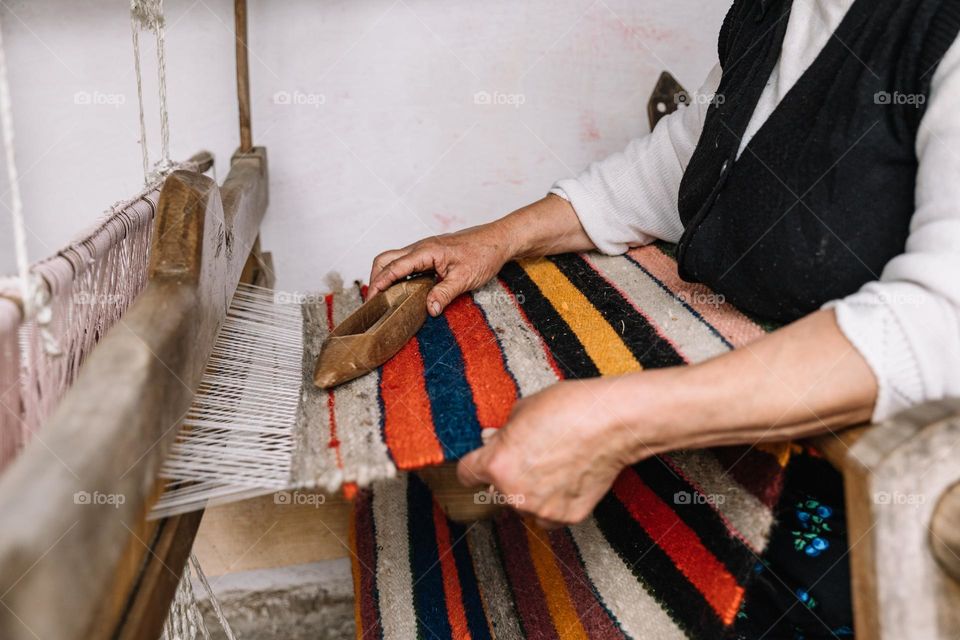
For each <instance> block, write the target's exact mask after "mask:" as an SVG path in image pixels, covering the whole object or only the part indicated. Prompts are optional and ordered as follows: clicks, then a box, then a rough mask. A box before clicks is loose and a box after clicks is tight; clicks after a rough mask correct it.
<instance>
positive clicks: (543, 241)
mask: <svg viewBox="0 0 960 640" xmlns="http://www.w3.org/2000/svg"><path fill="white" fill-rule="evenodd" d="M593 248H594V246H593V242H592V241H591V240H590V238H589V237H588V236H587V234H586V232H585V231H584V230H583V227H582V226H581V225H580V220H579V218H577V214H576V212H575V211H574V210H573V207H572V206H571V205H570V203H569V202H567V201H566V200H565V199H563V198H560V197H558V196H555V195H553V194H550V195H548V196H547V197H545V198H543V199H541V200H538V201H536V202H534V203H533V204H530V205H527V206H526V207H523V208H521V209H517V210H516V211H514V212H513V213H511V214H510V215H507V216H504V217H503V218H500V219H499V220H496V221H494V222H490V223H488V224H482V225H480V226H478V227H470V228H469V229H464V230H463V231H458V232H456V233H448V234H446V235H442V236H433V237H431V238H425V239H424V240H421V241H420V242H415V243H413V244H411V245H410V246H408V247H404V248H403V249H394V250H392V251H384V252H383V253H381V254H380V255H379V256H377V257H376V259H375V260H374V261H373V269H372V270H371V271H370V288H369V290H368V291H367V296H368V297H372V296H374V295H376V294H377V292H379V291H383V290H384V289H386V288H387V287H389V286H390V285H391V284H393V283H394V282H396V281H397V280H400V279H402V278H405V277H407V276H408V275H410V274H411V273H417V272H419V271H429V270H431V269H432V270H433V271H435V272H436V273H437V276H438V279H439V282H437V284H435V285H434V286H433V289H431V290H430V293H428V294H427V311H428V312H429V313H430V315H433V316H437V315H440V313H442V312H443V310H444V309H446V308H447V305H448V304H450V303H451V302H453V299H454V298H456V297H457V296H458V295H460V294H461V293H465V292H467V291H471V290H473V289H476V288H477V287H481V286H483V285H484V284H486V283H487V281H488V280H490V279H491V278H493V277H494V276H495V275H497V272H499V271H500V268H501V267H502V266H503V265H504V264H506V263H507V262H508V261H509V260H513V259H515V258H530V257H540V256H546V255H553V254H555V253H564V252H567V251H588V250H590V249H593Z"/></svg>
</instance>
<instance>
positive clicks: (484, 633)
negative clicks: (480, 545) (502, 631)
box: [447, 518, 490, 640]
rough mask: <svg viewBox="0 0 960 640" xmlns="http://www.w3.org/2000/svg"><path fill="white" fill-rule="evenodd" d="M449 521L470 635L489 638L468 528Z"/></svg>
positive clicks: (485, 639)
mask: <svg viewBox="0 0 960 640" xmlns="http://www.w3.org/2000/svg"><path fill="white" fill-rule="evenodd" d="M447 522H448V523H449V527H450V544H451V545H452V548H453V559H454V560H455V561H456V564H457V574H458V575H459V576H460V591H461V593H462V594H463V608H464V609H465V610H466V614H467V627H468V628H469V629H470V636H471V637H472V638H473V640H488V639H489V638H490V628H489V627H488V626H487V616H486V614H485V613H484V611H483V600H482V599H481V597H480V588H479V586H478V584H477V576H476V574H475V573H474V571H473V560H471V559H470V547H469V546H468V544H467V529H466V527H464V526H463V525H462V524H460V523H458V522H454V521H453V520H450V519H449V518H448V519H447Z"/></svg>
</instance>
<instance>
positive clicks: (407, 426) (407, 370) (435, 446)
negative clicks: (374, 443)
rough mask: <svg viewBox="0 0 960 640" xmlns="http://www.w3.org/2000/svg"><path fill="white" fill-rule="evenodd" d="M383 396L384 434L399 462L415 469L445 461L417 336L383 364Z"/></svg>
mask: <svg viewBox="0 0 960 640" xmlns="http://www.w3.org/2000/svg"><path fill="white" fill-rule="evenodd" d="M380 399H381V400H382V402H383V435H384V439H385V440H386V443H387V447H388V448H389V449H390V452H391V453H392V454H393V459H394V462H396V465H397V466H398V467H400V468H401V469H412V468H416V467H422V466H427V465H431V464H439V463H441V462H443V450H442V449H441V447H440V441H439V440H437V435H436V433H434V430H433V418H432V415H431V413H430V398H429V396H428V395H427V387H426V383H425V381H424V377H423V358H421V357H420V347H419V346H418V345H417V341H416V339H413V340H410V341H408V342H407V344H405V345H404V346H403V348H402V349H400V351H399V352H398V353H397V355H395V356H394V357H393V358H391V359H390V360H389V361H387V363H386V364H385V365H383V368H382V369H381V371H380ZM371 401H373V398H371Z"/></svg>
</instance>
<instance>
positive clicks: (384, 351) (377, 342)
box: [313, 276, 434, 389]
mask: <svg viewBox="0 0 960 640" xmlns="http://www.w3.org/2000/svg"><path fill="white" fill-rule="evenodd" d="M433 283H434V280H433V277H431V276H419V277H416V278H411V279H410V280H404V281H402V282H398V283H396V284H394V285H393V286H392V287H390V288H389V289H387V290H386V291H381V292H380V293H378V294H377V295H375V296H373V297H372V298H370V299H369V300H367V301H366V302H364V303H363V305H362V306H361V307H360V308H359V309H357V310H356V311H354V312H353V313H352V314H350V316H349V317H347V319H346V320H344V321H343V322H341V323H340V324H339V325H337V327H336V328H335V329H334V330H333V331H331V332H330V335H329V336H327V339H326V340H324V342H323V346H322V347H321V348H320V355H319V357H317V366H316V368H315V369H314V371H313V383H314V384H315V385H317V386H318V387H320V388H321V389H329V388H331V387H336V386H337V385H340V384H343V383H344V382H348V381H350V380H353V379H354V378H359V377H360V376H362V375H364V374H365V373H369V372H370V371H373V370H374V369H376V368H377V367H379V366H380V365H382V364H383V363H385V362H386V361H387V360H389V359H390V358H392V357H393V356H394V355H395V354H396V353H397V352H398V351H400V349H402V348H403V345H405V344H406V343H407V341H408V340H410V338H412V337H413V336H414V335H416V333H417V331H419V330H420V327H422V326H423V323H424V322H425V321H426V319H427V293H428V292H429V291H430V288H431V287H433Z"/></svg>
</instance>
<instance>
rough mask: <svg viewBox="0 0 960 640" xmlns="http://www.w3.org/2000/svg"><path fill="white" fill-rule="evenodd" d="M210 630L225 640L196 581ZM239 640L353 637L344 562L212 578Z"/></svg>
mask: <svg viewBox="0 0 960 640" xmlns="http://www.w3.org/2000/svg"><path fill="white" fill-rule="evenodd" d="M194 580H195V582H194V592H195V593H196V595H197V600H198V604H199V606H200V610H201V612H203V615H204V620H205V621H206V623H207V629H209V630H210V634H211V637H212V638H214V639H215V640H223V639H224V638H225V636H224V634H223V631H222V629H221V628H220V625H219V623H218V622H217V620H216V617H215V615H214V613H213V610H212V608H211V606H210V602H209V600H208V598H207V597H206V592H205V591H204V589H203V587H202V586H201V585H200V584H199V583H196V579H194ZM209 581H210V585H211V587H212V588H213V591H214V594H215V595H216V597H217V599H218V600H219V601H220V606H221V607H222V608H223V612H224V616H225V617H226V619H227V622H228V623H229V624H230V626H231V628H232V629H233V632H234V634H235V635H236V637H237V640H261V639H264V640H266V639H270V640H274V639H276V638H282V639H284V640H301V639H302V640H306V639H307V638H310V639H311V640H334V639H336V640H342V639H345V638H353V637H354V623H353V580H352V577H351V574H350V562H349V560H347V559H345V558H343V559H338V560H327V561H324V562H317V563H312V564H303V565H296V566H292V567H283V568H279V569H260V570H256V571H244V572H240V573H231V574H227V575H224V576H212V577H210V578H209Z"/></svg>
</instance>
